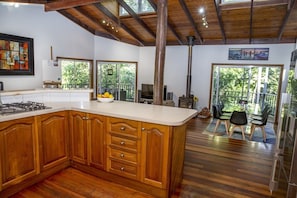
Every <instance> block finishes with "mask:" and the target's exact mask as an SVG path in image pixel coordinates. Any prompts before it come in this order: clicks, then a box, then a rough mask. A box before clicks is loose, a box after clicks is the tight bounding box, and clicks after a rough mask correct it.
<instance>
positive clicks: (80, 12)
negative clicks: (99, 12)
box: [73, 7, 121, 41]
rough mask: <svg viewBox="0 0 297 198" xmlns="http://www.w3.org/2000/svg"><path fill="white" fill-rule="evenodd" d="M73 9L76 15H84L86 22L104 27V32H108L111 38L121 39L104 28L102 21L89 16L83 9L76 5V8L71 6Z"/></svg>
mask: <svg viewBox="0 0 297 198" xmlns="http://www.w3.org/2000/svg"><path fill="white" fill-rule="evenodd" d="M73 11H74V12H76V14H77V15H81V16H83V17H85V18H86V19H87V20H88V23H90V24H92V25H93V26H95V27H98V28H101V29H104V30H105V32H106V33H107V34H110V36H111V37H112V38H114V39H115V40H118V41H120V40H121V39H120V38H118V37H117V36H116V35H114V34H113V33H112V32H110V31H108V30H106V29H105V26H104V25H102V23H100V22H98V20H96V19H94V18H92V17H90V16H89V15H88V14H87V13H86V12H85V11H83V10H82V9H81V8H79V7H78V8H73Z"/></svg>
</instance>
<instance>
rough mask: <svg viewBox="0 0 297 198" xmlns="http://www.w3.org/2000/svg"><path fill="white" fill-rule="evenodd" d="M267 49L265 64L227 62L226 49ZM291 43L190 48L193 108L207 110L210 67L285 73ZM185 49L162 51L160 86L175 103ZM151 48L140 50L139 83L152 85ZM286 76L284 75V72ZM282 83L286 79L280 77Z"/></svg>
mask: <svg viewBox="0 0 297 198" xmlns="http://www.w3.org/2000/svg"><path fill="white" fill-rule="evenodd" d="M238 47H240V48H269V60H268V61H263V60H261V61H242V60H228V52H229V48H238ZM294 49H295V44H271V45H240V46H239V45H204V46H200V45H199V46H193V50H192V53H193V54H192V86H191V94H193V95H195V96H198V97H199V102H198V104H197V108H198V109H200V108H202V107H205V106H206V107H208V103H209V91H210V77H211V66H212V64H213V63H223V64H226V63H227V64H231V63H232V64H236V63H240V64H281V65H284V68H285V71H287V69H288V68H289V64H290V57H291V52H292V51H293V50H294ZM188 50H189V49H188V46H168V47H167V48H166V58H165V72H164V85H165V84H166V85H167V87H168V91H170V92H173V94H174V101H175V104H176V105H177V104H178V97H179V96H182V95H185V94H186V84H187V69H188ZM154 61H155V47H142V48H140V57H139V65H140V67H139V74H138V78H139V84H140V83H141V82H143V83H153V82H154V63H155V62H154ZM284 74H286V72H284ZM284 80H285V82H284V84H283V87H284V85H285V84H286V78H284Z"/></svg>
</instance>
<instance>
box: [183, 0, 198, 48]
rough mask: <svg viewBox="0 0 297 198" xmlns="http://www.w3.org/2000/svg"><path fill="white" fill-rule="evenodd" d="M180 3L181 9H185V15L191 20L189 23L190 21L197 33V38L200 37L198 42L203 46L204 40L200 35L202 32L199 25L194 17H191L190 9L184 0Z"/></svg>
mask: <svg viewBox="0 0 297 198" xmlns="http://www.w3.org/2000/svg"><path fill="white" fill-rule="evenodd" d="M179 3H180V5H181V7H182V8H183V10H184V13H185V14H186V15H187V17H188V19H189V21H190V23H191V25H192V27H193V28H194V30H195V33H196V36H197V37H198V40H199V42H200V44H203V40H202V37H201V34H200V32H199V31H198V28H197V25H196V24H195V21H194V19H193V17H192V15H191V13H190V11H189V9H188V7H187V6H186V4H185V2H184V0H179Z"/></svg>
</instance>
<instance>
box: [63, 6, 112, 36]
mask: <svg viewBox="0 0 297 198" xmlns="http://www.w3.org/2000/svg"><path fill="white" fill-rule="evenodd" d="M58 12H59V13H60V14H62V15H63V16H64V17H66V18H68V19H69V20H71V21H74V22H75V23H76V24H78V25H80V26H81V27H82V28H84V29H86V30H88V31H89V32H91V33H92V34H95V35H97V36H102V37H105V38H109V39H114V38H113V37H112V36H111V35H110V34H106V33H103V32H98V31H96V30H95V29H92V28H91V27H89V26H87V25H85V24H84V23H82V22H81V21H80V20H78V19H74V18H73V16H72V15H70V14H69V13H67V12H66V11H65V10H59V11H58Z"/></svg>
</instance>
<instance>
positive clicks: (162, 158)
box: [141, 123, 170, 188]
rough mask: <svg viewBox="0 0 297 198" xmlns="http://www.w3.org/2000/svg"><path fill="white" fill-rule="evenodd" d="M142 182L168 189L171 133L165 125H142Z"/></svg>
mask: <svg viewBox="0 0 297 198" xmlns="http://www.w3.org/2000/svg"><path fill="white" fill-rule="evenodd" d="M141 131H142V134H141V135H142V136H141V145H142V146H141V155H142V156H141V180H142V182H144V183H146V184H149V185H152V186H155V187H159V188H165V187H167V182H168V173H169V171H168V170H169V169H170V168H169V166H168V160H169V132H170V127H169V126H164V125H157V124H150V123H142V125H141Z"/></svg>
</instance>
